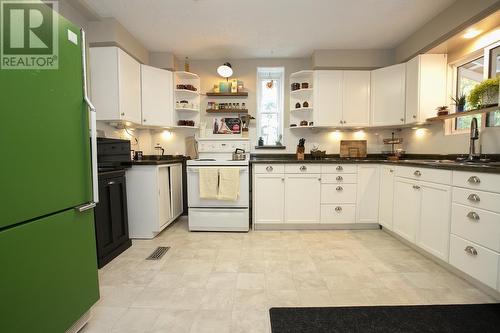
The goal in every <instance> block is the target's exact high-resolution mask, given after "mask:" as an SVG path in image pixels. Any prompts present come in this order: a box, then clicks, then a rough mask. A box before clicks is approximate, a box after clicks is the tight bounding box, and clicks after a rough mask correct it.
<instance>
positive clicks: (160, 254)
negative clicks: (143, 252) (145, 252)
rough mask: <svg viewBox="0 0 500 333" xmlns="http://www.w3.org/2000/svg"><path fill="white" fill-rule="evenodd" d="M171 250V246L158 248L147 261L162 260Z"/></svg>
mask: <svg viewBox="0 0 500 333" xmlns="http://www.w3.org/2000/svg"><path fill="white" fill-rule="evenodd" d="M169 249H170V246H158V247H157V248H156V250H154V251H153V253H151V254H150V255H149V257H147V258H146V260H160V259H161V257H163V255H164V254H165V253H167V251H168V250H169Z"/></svg>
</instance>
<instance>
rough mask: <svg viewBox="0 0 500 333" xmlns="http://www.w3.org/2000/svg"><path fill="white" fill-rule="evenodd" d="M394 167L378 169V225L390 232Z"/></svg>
mask: <svg viewBox="0 0 500 333" xmlns="http://www.w3.org/2000/svg"><path fill="white" fill-rule="evenodd" d="M394 170H395V169H394V167H391V166H385V165H383V166H381V167H380V193H379V206H378V207H379V208H378V223H379V224H381V225H382V226H383V227H384V228H387V229H389V230H392V228H393V226H392V211H393V208H394V173H395V172H394Z"/></svg>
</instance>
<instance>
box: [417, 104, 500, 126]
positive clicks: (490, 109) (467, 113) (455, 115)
mask: <svg viewBox="0 0 500 333" xmlns="http://www.w3.org/2000/svg"><path fill="white" fill-rule="evenodd" d="M498 110H500V108H499V106H498V105H494V106H490V107H487V108H484V109H475V110H469V111H463V112H455V113H450V114H447V115H446V116H437V117H432V118H427V121H428V122H433V121H442V120H446V119H454V118H460V117H466V116H472V115H475V114H483V113H489V112H495V111H498Z"/></svg>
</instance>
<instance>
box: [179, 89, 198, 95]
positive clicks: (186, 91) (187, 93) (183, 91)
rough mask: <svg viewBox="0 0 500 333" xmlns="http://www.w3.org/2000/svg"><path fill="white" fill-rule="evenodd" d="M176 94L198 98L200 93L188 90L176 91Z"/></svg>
mask: <svg viewBox="0 0 500 333" xmlns="http://www.w3.org/2000/svg"><path fill="white" fill-rule="evenodd" d="M174 91H175V92H176V93H179V94H186V95H193V96H198V95H199V94H200V93H199V92H198V91H193V90H188V89H175V90H174Z"/></svg>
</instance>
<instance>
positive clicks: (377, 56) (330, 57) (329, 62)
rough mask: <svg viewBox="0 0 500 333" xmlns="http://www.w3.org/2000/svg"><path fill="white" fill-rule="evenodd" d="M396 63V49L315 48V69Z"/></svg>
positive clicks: (364, 66)
mask: <svg viewBox="0 0 500 333" xmlns="http://www.w3.org/2000/svg"><path fill="white" fill-rule="evenodd" d="M392 64H394V50H315V51H314V52H313V54H312V67H313V68H314V69H337V68H345V69H350V68H357V69H374V68H379V67H385V66H390V65H392Z"/></svg>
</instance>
